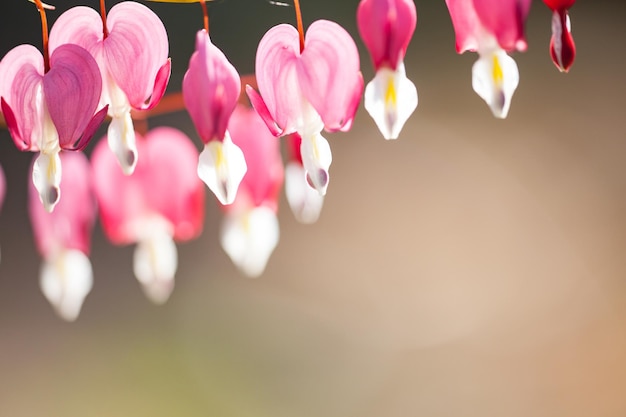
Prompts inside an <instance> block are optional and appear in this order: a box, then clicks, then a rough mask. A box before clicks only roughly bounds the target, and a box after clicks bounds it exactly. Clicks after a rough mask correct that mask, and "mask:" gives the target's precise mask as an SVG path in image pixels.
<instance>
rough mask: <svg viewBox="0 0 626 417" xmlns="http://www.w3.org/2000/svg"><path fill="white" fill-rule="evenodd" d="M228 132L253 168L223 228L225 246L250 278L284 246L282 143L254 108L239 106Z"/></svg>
mask: <svg viewBox="0 0 626 417" xmlns="http://www.w3.org/2000/svg"><path fill="white" fill-rule="evenodd" d="M228 130H229V131H230V134H231V136H232V139H233V142H234V143H235V144H236V145H237V146H239V147H240V148H241V149H242V150H243V153H244V155H245V158H246V164H247V166H248V170H247V172H246V175H245V176H244V177H243V180H242V181H241V184H240V186H239V191H238V192H237V198H235V201H234V202H233V203H232V204H231V205H227V206H224V210H225V212H226V214H225V218H224V221H223V223H222V230H221V239H220V240H221V244H222V248H223V249H224V251H225V252H226V253H227V254H228V256H229V257H230V258H231V260H232V261H233V262H234V263H235V265H236V266H237V267H238V268H239V269H240V270H241V271H242V272H243V273H244V274H246V275H247V276H249V277H257V276H259V275H261V274H262V273H263V271H264V270H265V266H266V265H267V261H268V259H269V257H270V255H271V254H272V252H273V251H274V248H276V245H277V244H278V239H279V235H280V230H279V226H278V218H277V215H276V213H277V211H278V198H279V193H280V189H281V187H282V184H283V176H284V174H283V162H282V158H281V154H280V142H279V141H278V140H276V138H275V137H274V136H273V135H272V134H271V133H270V132H269V130H267V128H266V127H265V123H264V122H263V120H262V119H261V118H260V117H259V115H258V114H257V113H256V112H255V111H254V109H250V108H246V107H244V106H242V105H238V106H237V107H236V108H235V111H234V112H233V114H232V116H231V117H230V122H229V124H228Z"/></svg>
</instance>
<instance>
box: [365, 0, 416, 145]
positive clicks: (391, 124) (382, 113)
mask: <svg viewBox="0 0 626 417" xmlns="http://www.w3.org/2000/svg"><path fill="white" fill-rule="evenodd" d="M416 23H417V11H416V10H415V3H413V0H361V2H360V3H359V7H358V9H357V24H358V28H359V33H360V34H361V38H362V39H363V42H364V43H365V46H367V49H368V51H369V53H370V56H371V58H372V61H373V63H374V68H375V70H376V76H375V77H374V79H373V80H372V81H370V82H369V83H368V84H367V87H366V88H365V97H364V101H365V103H364V104H365V109H366V110H367V111H368V112H369V114H370V116H372V118H373V119H374V121H375V122H376V125H377V126H378V128H379V129H380V131H381V133H382V134H383V136H384V138H385V139H397V138H398V135H399V134H400V131H401V130H402V127H403V126H404V124H405V123H406V121H407V120H408V118H409V116H411V114H412V113H413V111H414V110H415V108H416V107H417V90H416V88H415V85H414V84H413V83H412V82H411V81H410V80H409V79H408V78H407V77H406V71H405V69H404V55H405V54H406V48H407V47H408V45H409V42H410V41H411V37H412V36H413V32H414V31H415V25H416Z"/></svg>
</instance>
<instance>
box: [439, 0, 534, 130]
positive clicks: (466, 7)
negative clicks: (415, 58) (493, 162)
mask: <svg viewBox="0 0 626 417" xmlns="http://www.w3.org/2000/svg"><path fill="white" fill-rule="evenodd" d="M530 3H531V1H530V0H446V4H447V5H448V10H449V12H450V17H451V18H452V24H453V25H454V31H455V33H456V49H457V52H458V53H463V52H465V51H473V52H478V55H479V59H478V61H476V63H475V64H474V66H473V68H472V87H473V88H474V91H476V93H477V94H478V95H479V96H480V97H481V98H482V99H483V100H485V102H486V103H487V104H488V105H489V107H490V108H491V111H492V112H493V114H494V116H496V117H498V118H505V117H506V116H507V114H508V112H509V108H510V105H511V98H512V97H513V93H514V92H515V89H516V88H517V85H518V84H519V71H518V69H517V64H516V63H515V61H514V60H513V59H512V58H511V57H510V56H508V55H507V52H511V51H515V50H518V51H524V50H526V46H527V45H526V37H525V34H524V24H525V21H526V17H527V15H528V11H529V9H530Z"/></svg>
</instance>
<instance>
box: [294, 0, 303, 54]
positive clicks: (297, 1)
mask: <svg viewBox="0 0 626 417" xmlns="http://www.w3.org/2000/svg"><path fill="white" fill-rule="evenodd" d="M293 5H294V6H295V7H296V21H297V22H298V34H299V35H300V53H302V51H304V26H303V25H302V13H300V0H293Z"/></svg>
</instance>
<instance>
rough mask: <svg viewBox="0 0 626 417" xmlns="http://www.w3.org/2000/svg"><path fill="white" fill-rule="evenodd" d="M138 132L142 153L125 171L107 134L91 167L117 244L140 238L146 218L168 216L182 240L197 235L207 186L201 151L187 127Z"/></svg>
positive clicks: (105, 224)
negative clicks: (132, 169)
mask: <svg viewBox="0 0 626 417" xmlns="http://www.w3.org/2000/svg"><path fill="white" fill-rule="evenodd" d="M136 136H137V148H138V152H139V153H140V154H141V158H139V159H138V161H137V166H136V167H135V172H134V173H133V175H131V176H126V175H124V174H123V173H122V172H121V170H120V169H119V165H118V163H117V160H116V158H115V155H114V154H113V153H112V152H111V151H110V149H109V147H108V146H107V143H106V142H107V141H106V139H105V138H103V139H102V140H101V141H100V142H99V143H98V144H97V145H96V147H95V149H94V151H93V153H92V172H93V178H94V186H95V191H96V195H97V197H98V203H99V206H100V220H101V223H102V227H103V230H104V232H105V234H106V236H107V237H108V238H109V240H111V241H112V242H113V243H114V244H129V243H133V242H136V241H138V240H139V236H141V235H143V234H144V233H145V232H144V230H145V229H146V228H148V229H149V227H150V226H146V219H151V218H153V217H155V216H157V217H159V218H162V219H164V221H166V222H167V223H169V225H170V227H171V228H172V230H171V234H172V235H173V236H174V239H176V240H177V241H187V240H190V239H193V238H196V237H198V236H199V235H200V233H201V232H202V227H203V221H204V193H205V190H204V189H205V187H204V184H203V183H202V181H200V179H199V178H198V175H197V172H196V165H197V162H198V151H197V150H196V148H195V146H194V144H193V142H192V141H191V139H189V138H188V137H187V136H186V135H185V134H184V133H182V132H181V131H179V130H177V129H173V128H170V127H159V128H156V129H153V130H151V131H150V132H148V134H147V135H146V137H145V138H143V137H141V136H140V135H136Z"/></svg>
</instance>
